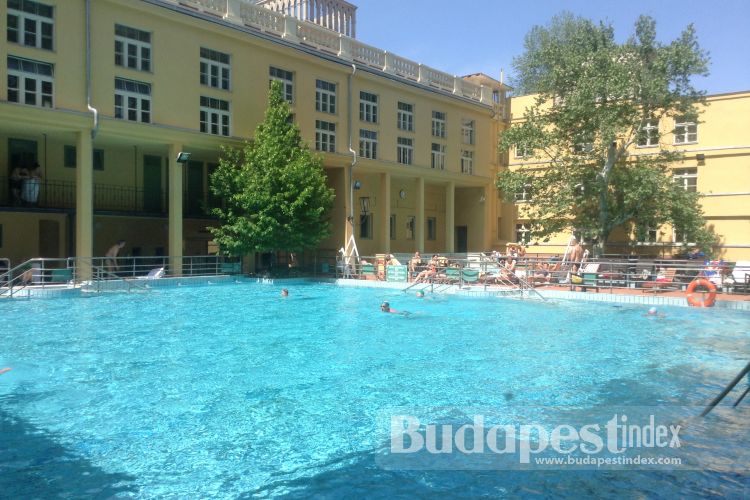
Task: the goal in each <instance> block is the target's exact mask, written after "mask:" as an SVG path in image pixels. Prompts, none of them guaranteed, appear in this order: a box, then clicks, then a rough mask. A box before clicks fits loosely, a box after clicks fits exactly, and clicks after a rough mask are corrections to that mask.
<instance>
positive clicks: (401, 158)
mask: <svg viewBox="0 0 750 500" xmlns="http://www.w3.org/2000/svg"><path fill="white" fill-rule="evenodd" d="M397 141H398V145H397V146H396V157H397V159H398V162H399V163H403V164H404V165H411V161H412V156H413V153H414V146H413V144H414V142H413V140H412V139H408V138H406V137H399V138H398V139H397Z"/></svg>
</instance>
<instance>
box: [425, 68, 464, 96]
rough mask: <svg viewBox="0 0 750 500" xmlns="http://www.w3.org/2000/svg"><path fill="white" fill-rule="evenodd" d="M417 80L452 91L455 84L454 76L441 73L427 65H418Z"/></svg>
mask: <svg viewBox="0 0 750 500" xmlns="http://www.w3.org/2000/svg"><path fill="white" fill-rule="evenodd" d="M419 81H420V82H421V83H424V84H426V85H429V86H431V87H437V88H439V89H443V90H447V91H448V92H453V89H454V88H455V86H456V77H454V76H452V75H449V74H448V73H443V72H442V71H438V70H436V69H432V68H430V67H429V66H420V72H419Z"/></svg>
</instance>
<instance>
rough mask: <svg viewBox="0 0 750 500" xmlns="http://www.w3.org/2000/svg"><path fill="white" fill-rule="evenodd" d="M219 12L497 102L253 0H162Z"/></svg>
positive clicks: (485, 90)
mask: <svg viewBox="0 0 750 500" xmlns="http://www.w3.org/2000/svg"><path fill="white" fill-rule="evenodd" d="M162 1H164V2H168V3H172V4H177V5H183V6H187V7H190V8H193V9H195V10H198V11H202V12H206V13H209V14H213V15H218V16H220V17H222V18H223V19H224V20H226V21H227V22H230V23H236V24H241V25H244V26H249V27H251V28H255V29H258V30H260V31H263V32H265V33H271V34H274V35H277V36H280V37H282V38H284V39H285V40H287V41H289V42H291V43H299V44H304V45H307V46H310V47H313V48H315V49H317V50H320V51H322V52H326V53H328V54H334V55H336V56H338V57H340V58H341V59H344V60H347V61H352V62H357V63H360V64H363V65H366V66H369V67H371V68H375V69H378V70H380V71H383V72H385V73H388V74H391V75H396V76H399V77H401V78H406V79H408V80H411V81H414V82H416V83H419V84H420V85H424V86H428V87H432V88H437V89H440V90H442V91H445V92H448V93H451V94H454V95H456V96H460V97H463V98H466V99H469V100H472V101H475V102H481V103H482V104H486V105H490V106H493V105H496V103H494V102H493V100H492V89H491V88H489V87H484V86H482V85H477V84H475V83H472V82H468V81H466V80H464V79H462V78H459V77H457V76H453V75H450V74H448V73H445V72H443V71H439V70H436V69H434V68H430V67H429V66H424V65H422V64H419V63H416V62H414V61H410V60H409V59H406V58H403V57H400V56H397V55H395V54H391V53H390V52H386V51H384V50H381V49H379V48H377V47H373V46H371V45H367V44H365V43H362V42H359V41H357V40H355V39H353V38H350V37H347V36H345V35H341V34H339V33H337V32H335V31H332V30H329V29H326V28H323V27H321V26H318V25H317V24H314V23H311V22H307V21H300V20H298V19H296V18H294V17H291V16H285V15H283V14H280V13H277V12H274V11H272V10H270V9H267V8H264V7H258V6H257V5H255V4H254V3H253V2H252V0H162Z"/></svg>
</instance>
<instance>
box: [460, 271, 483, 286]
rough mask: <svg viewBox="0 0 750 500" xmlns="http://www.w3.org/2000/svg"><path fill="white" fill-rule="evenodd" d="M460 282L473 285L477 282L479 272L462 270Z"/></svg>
mask: <svg viewBox="0 0 750 500" xmlns="http://www.w3.org/2000/svg"><path fill="white" fill-rule="evenodd" d="M461 280H462V281H463V282H464V284H473V283H477V282H479V270H478V269H462V270H461Z"/></svg>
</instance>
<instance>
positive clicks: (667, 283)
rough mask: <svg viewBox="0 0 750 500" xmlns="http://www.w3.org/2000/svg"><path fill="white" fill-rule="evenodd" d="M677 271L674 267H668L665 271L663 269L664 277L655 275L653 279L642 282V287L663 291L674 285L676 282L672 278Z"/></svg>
mask: <svg viewBox="0 0 750 500" xmlns="http://www.w3.org/2000/svg"><path fill="white" fill-rule="evenodd" d="M676 273H677V269H676V268H674V267H668V268H667V270H666V271H664V277H663V278H659V277H657V278H656V280H654V281H647V282H645V283H644V284H643V288H645V289H646V291H648V290H651V291H652V292H654V293H656V292H664V291H666V290H667V289H669V288H672V287H674V286H675V285H676V282H675V280H674V277H675V274H676Z"/></svg>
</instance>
